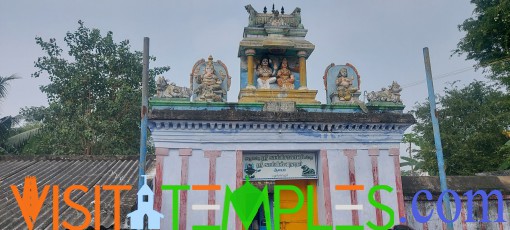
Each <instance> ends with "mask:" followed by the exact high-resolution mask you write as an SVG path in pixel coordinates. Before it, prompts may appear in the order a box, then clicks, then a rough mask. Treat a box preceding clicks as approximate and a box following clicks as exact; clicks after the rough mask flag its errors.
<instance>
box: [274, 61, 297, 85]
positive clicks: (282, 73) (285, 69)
mask: <svg viewBox="0 0 510 230" xmlns="http://www.w3.org/2000/svg"><path fill="white" fill-rule="evenodd" d="M276 77H277V80H276V81H277V83H278V86H279V87H280V89H294V75H293V74H292V72H291V71H290V70H289V63H288V61H287V58H284V59H283V60H282V65H281V69H279V70H278V72H277V73H276Z"/></svg>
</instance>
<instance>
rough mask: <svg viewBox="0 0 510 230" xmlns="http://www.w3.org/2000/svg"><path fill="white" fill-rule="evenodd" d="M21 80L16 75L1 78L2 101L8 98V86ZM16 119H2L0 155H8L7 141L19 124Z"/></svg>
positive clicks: (0, 97)
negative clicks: (13, 81)
mask: <svg viewBox="0 0 510 230" xmlns="http://www.w3.org/2000/svg"><path fill="white" fill-rule="evenodd" d="M16 79H19V77H18V76H16V75H11V76H8V77H2V76H0V101H1V100H2V99H3V98H4V97H6V96H7V86H8V85H9V82H10V81H12V80H16ZM17 121H18V120H17V119H16V117H12V116H7V117H1V118H0V154H6V153H8V150H9V146H8V145H7V139H8V138H9V136H10V135H11V132H12V128H13V126H14V125H15V124H17Z"/></svg>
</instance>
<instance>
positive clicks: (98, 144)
mask: <svg viewBox="0 0 510 230" xmlns="http://www.w3.org/2000/svg"><path fill="white" fill-rule="evenodd" d="M78 24H79V27H78V29H77V30H76V31H74V32H67V34H66V36H65V38H64V41H65V42H66V44H67V48H68V52H67V54H64V50H63V49H62V48H60V46H59V45H57V42H56V39H54V38H52V39H49V41H44V40H43V39H42V38H41V37H36V43H37V44H38V45H40V46H41V48H42V50H43V51H44V52H45V56H43V57H39V58H38V59H37V61H36V62H35V67H36V68H38V71H37V72H35V73H33V74H32V77H36V78H37V77H41V76H43V75H47V76H48V77H49V80H50V81H51V83H50V84H49V85H46V86H42V87H41V91H42V92H44V93H46V94H47V96H48V102H49V106H48V108H47V111H46V112H45V113H46V116H45V118H44V122H43V123H44V125H43V127H42V130H41V132H40V133H39V135H38V136H39V138H37V143H32V147H31V148H30V149H29V150H27V151H28V152H27V153H38V154H43V153H45V154H136V153H137V152H138V148H139V135H140V134H139V133H140V131H139V123H140V101H141V73H142V53H141V52H139V51H135V52H132V51H130V45H129V41H127V40H125V41H121V42H120V43H115V42H114V40H113V33H112V32H111V31H110V32H107V33H106V35H105V36H102V35H101V32H100V31H99V30H98V29H89V28H87V27H85V26H84V23H83V22H82V21H79V22H78ZM151 60H155V58H154V57H151ZM169 69H170V67H168V66H164V67H157V68H153V69H151V70H150V76H151V78H150V80H149V83H150V86H152V87H150V88H152V90H154V89H155V87H154V76H156V75H157V74H161V73H163V72H166V71H168V70H169Z"/></svg>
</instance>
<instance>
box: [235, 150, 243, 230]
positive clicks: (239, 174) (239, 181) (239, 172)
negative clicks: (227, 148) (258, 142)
mask: <svg viewBox="0 0 510 230" xmlns="http://www.w3.org/2000/svg"><path fill="white" fill-rule="evenodd" d="M242 185H243V151H241V150H237V151H236V188H239V187H241V186H242ZM235 224H236V230H242V229H243V226H242V223H241V220H240V219H239V217H237V216H236V223H235Z"/></svg>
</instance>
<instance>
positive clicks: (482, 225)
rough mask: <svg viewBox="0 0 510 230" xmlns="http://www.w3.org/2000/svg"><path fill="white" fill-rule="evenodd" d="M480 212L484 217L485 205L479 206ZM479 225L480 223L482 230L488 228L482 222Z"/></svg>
mask: <svg viewBox="0 0 510 230" xmlns="http://www.w3.org/2000/svg"><path fill="white" fill-rule="evenodd" d="M479 210H480V214H481V215H483V205H480V206H479ZM471 215H473V213H471ZM479 223H480V229H481V230H485V229H487V227H486V225H485V223H484V222H481V221H480V222H479Z"/></svg>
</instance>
